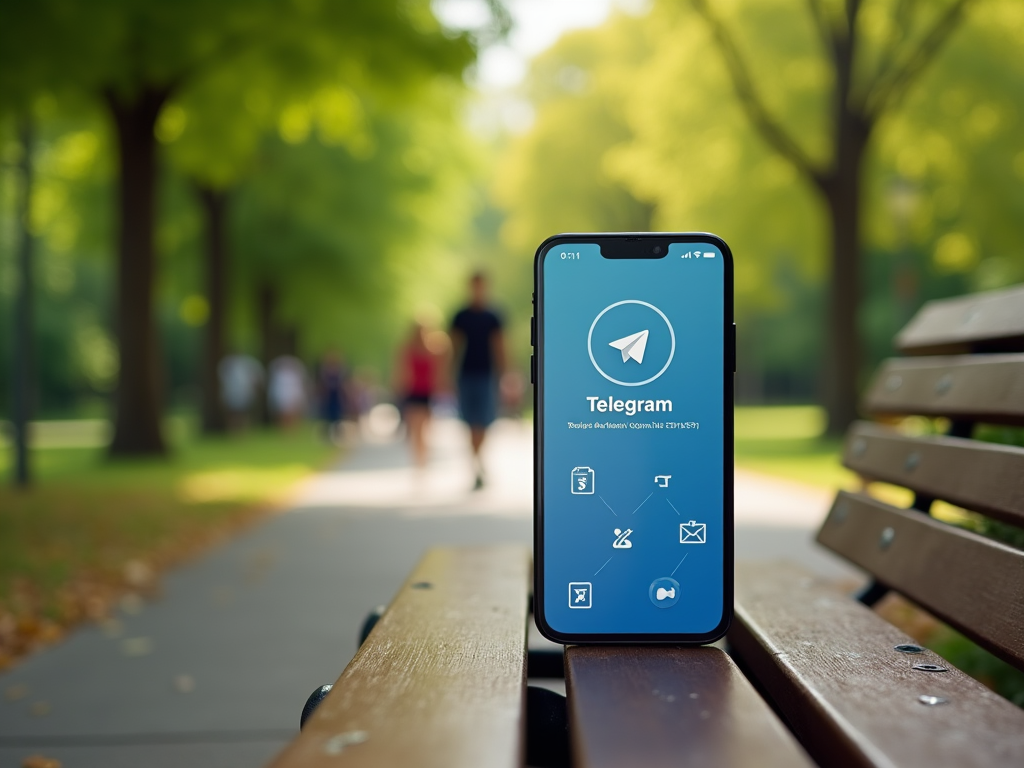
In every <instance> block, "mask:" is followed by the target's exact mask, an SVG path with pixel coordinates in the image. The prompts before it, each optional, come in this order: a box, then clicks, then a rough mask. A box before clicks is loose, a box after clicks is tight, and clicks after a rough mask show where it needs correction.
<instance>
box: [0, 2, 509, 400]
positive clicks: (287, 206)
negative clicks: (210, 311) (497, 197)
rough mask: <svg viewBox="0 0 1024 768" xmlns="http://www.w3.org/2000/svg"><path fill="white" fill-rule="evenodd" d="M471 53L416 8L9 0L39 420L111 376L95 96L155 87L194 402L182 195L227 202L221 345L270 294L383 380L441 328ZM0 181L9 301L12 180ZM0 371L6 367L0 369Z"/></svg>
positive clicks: (6, 35)
mask: <svg viewBox="0 0 1024 768" xmlns="http://www.w3.org/2000/svg"><path fill="white" fill-rule="evenodd" d="M490 6H491V10H492V14H493V16H494V19H495V21H494V24H493V25H491V27H489V28H486V29H485V30H483V32H480V33H478V34H477V35H476V40H480V39H483V37H482V36H483V35H485V34H490V35H492V36H493V35H498V36H500V35H501V34H503V32H504V31H506V30H507V18H506V16H505V15H503V9H502V7H501V5H500V3H498V2H492V3H490ZM477 44H478V43H477V42H475V41H474V38H472V37H471V36H470V35H469V34H466V33H453V32H451V31H450V30H445V29H442V28H441V27H440V25H439V23H438V22H437V20H436V18H435V17H434V16H433V13H432V11H431V8H430V3H429V1H428V0H411V1H408V0H392V1H390V2H380V1H379V0H353V1H352V2H345V3H330V2H328V3H325V2H318V1H317V0H312V1H309V0H255V2H250V1H248V0H247V2H239V1H238V0H224V2H218V3H204V2H198V0H182V2H175V3H154V2H150V1H147V0H97V1H96V2H89V3H85V2H66V1H65V0H41V1H40V2H19V1H18V0H12V1H11V2H8V3H5V6H4V9H3V20H2V23H0V141H2V142H3V153H4V157H5V162H6V161H8V160H10V161H12V164H13V161H15V160H16V158H17V154H18V152H19V148H18V146H17V144H16V142H15V141H14V136H13V118H14V117H16V116H18V115H21V114H25V113H26V112H31V113H32V114H33V115H34V117H35V119H36V121H37V123H38V125H39V126H40V137H39V141H38V144H39V146H38V150H37V152H36V156H35V157H34V160H35V163H36V165H37V171H38V173H37V181H36V190H35V193H34V196H33V209H34V212H35V213H34V224H33V232H34V234H35V235H36V237H37V241H36V249H37V257H36V270H37V272H38V273H39V276H40V277H39V282H38V291H37V293H38V295H37V306H36V310H37V315H38V318H37V328H36V330H37V334H36V335H37V343H38V344H39V345H40V346H39V349H38V350H37V364H38V365H39V367H40V376H39V378H38V381H39V385H40V389H41V392H42V399H41V401H40V402H39V403H38V405H39V406H41V407H42V408H43V410H44V412H47V413H54V414H57V413H66V412H68V410H69V408H70V407H71V406H72V404H73V403H74V402H75V401H76V400H77V399H81V398H82V397H83V396H85V395H89V394H92V395H96V394H98V395H105V394H107V393H109V392H110V390H111V388H112V386H113V384H114V381H115V375H116V372H117V365H118V362H117V351H116V340H115V337H114V336H113V333H112V331H113V328H112V322H111V320H112V317H111V315H112V304H113V302H112V299H113V292H112V288H113V287H114V277H115V275H114V271H113V270H112V269H111V264H110V258H109V256H110V253H111V252H112V251H113V250H114V243H113V236H114V231H113V226H112V224H113V223H114V222H115V221H116V211H114V210H112V206H111V201H112V200H115V199H116V195H115V194H114V193H115V189H114V188H113V183H112V182H113V172H114V171H115V170H116V166H117V162H118V160H117V157H116V152H115V150H114V146H115V144H114V141H113V137H112V135H111V128H110V125H109V123H108V122H107V121H106V120H104V119H102V117H101V116H100V115H99V114H98V113H99V111H100V110H99V108H100V107H102V102H103V100H104V99H105V98H107V97H108V96H109V95H110V94H116V95H117V96H118V98H121V99H128V100H131V99H132V98H133V97H134V96H135V95H137V94H139V93H141V92H142V91H143V90H147V89H148V90H153V89H156V90H160V91H167V92H169V98H168V100H167V102H166V103H165V105H164V107H163V109H162V112H161V114H160V117H159V119H158V121H157V124H156V130H155V134H156V138H157V140H158V141H159V143H160V146H161V152H162V159H165V160H167V161H169V162H167V163H166V164H165V169H166V170H169V171H170V172H169V173H164V174H163V176H162V180H161V187H160V190H159V194H158V205H159V215H158V222H157V231H156V243H157V250H158V255H159V275H158V291H157V299H158V306H157V308H156V314H157V320H158V325H159V328H160V333H161V337H162V339H161V341H162V343H161V347H162V352H163V356H164V359H165V362H166V363H167V366H168V371H167V377H166V378H167V382H166V383H167V386H166V391H167V394H168V400H169V401H170V402H176V401H178V400H180V399H181V398H182V397H185V398H186V399H188V398H191V397H193V396H194V393H195V387H196V381H197V377H198V361H199V355H200V351H201V340H202V329H201V327H200V326H201V325H202V323H203V322H204V321H205V308H206V306H207V305H206V299H205V298H204V293H205V286H204V274H203V269H202V248H203V240H202V238H203V227H204V222H203V217H202V215H201V212H200V211H199V210H198V208H197V205H196V201H195V199H194V191H195V186H196V184H197V183H198V184H202V185H205V186H212V187H214V188H220V189H225V190H229V194H228V198H229V218H230V219H231V221H230V231H231V239H232V242H230V243H229V246H228V250H229V252H230V255H231V259H232V262H233V264H232V271H231V277H232V278H236V277H237V278H238V279H237V281H235V280H234V279H233V280H232V282H231V285H230V287H229V294H230V300H231V303H232V308H231V314H230V316H231V320H232V322H231V339H230V340H229V346H230V347H234V348H239V347H240V348H247V349H248V350H250V351H259V345H258V343H257V342H256V340H255V336H256V335H257V331H256V328H257V326H258V318H257V317H256V316H255V307H254V306H253V304H254V298H255V292H256V290H257V289H258V288H259V287H260V286H261V285H263V284H267V283H272V284H273V285H274V286H275V288H276V289H277V290H278V293H279V294H280V315H281V317H280V318H279V320H281V321H282V322H285V323H287V324H289V325H290V326H292V327H294V328H297V329H298V330H299V331H300V338H301V339H302V345H301V346H302V351H303V352H305V353H306V354H314V353H318V352H320V351H321V350H323V349H324V348H325V347H327V346H331V345H341V346H343V347H345V348H346V349H350V350H351V353H352V355H353V356H355V357H356V358H357V359H358V360H359V361H361V362H371V363H373V364H374V365H377V366H381V365H384V364H385V358H389V357H390V355H388V353H387V352H386V346H387V344H388V343H389V342H390V341H391V340H393V338H394V337H395V335H396V334H397V333H398V332H399V327H400V326H401V325H402V324H403V323H405V322H407V321H408V320H409V319H410V318H411V317H412V316H413V315H414V314H415V313H416V312H417V311H418V310H419V309H421V308H422V305H424V304H430V305H433V306H435V309H434V312H435V314H437V312H438V310H437V309H436V306H437V305H441V306H442V307H443V306H444V305H445V304H446V303H448V302H449V301H450V300H451V299H452V297H453V296H454V292H455V290H456V288H455V287H453V282H452V269H453V268H454V269H456V270H457V269H458V268H459V267H458V263H459V261H460V259H461V255H460V254H459V253H458V251H457V246H456V241H457V240H458V237H459V233H460V232H461V231H462V230H464V228H465V224H466V222H467V221H468V218H469V217H470V216H471V215H472V210H473V208H474V206H475V201H474V200H473V199H472V192H473V190H472V188H471V187H470V186H469V185H468V184H467V179H469V178H470V177H472V176H473V175H474V174H475V173H476V172H477V168H478V164H477V160H476V158H475V157H474V156H473V150H472V149H471V148H470V147H469V144H470V142H468V141H467V137H466V136H464V135H463V134H462V133H461V131H460V129H459V127H458V121H459V110H460V109H461V106H460V105H461V99H462V96H463V93H464V86H463V84H462V82H461V74H462V71H463V69H464V68H465V67H466V66H467V65H468V64H469V63H471V62H472V60H473V58H474V56H475V47H476V45H477ZM15 72H16V73H17V76H12V73H15ZM3 181H4V184H5V185H4V188H3V190H2V196H3V198H2V200H0V203H2V207H0V228H2V229H0V237H2V240H3V245H2V247H0V293H2V294H3V295H5V296H9V295H11V291H12V290H13V282H12V277H13V273H12V272H11V270H12V261H11V259H12V257H13V253H12V249H11V248H10V244H11V243H12V242H13V237H14V229H15V226H14V225H15V222H14V220H13V218H12V212H13V204H14V200H15V193H16V187H17V184H16V179H15V178H14V177H13V175H12V174H9V173H4V174H3ZM58 274H60V275H64V278H62V280H63V282H61V281H60V280H57V279H56V278H54V279H50V276H51V275H58ZM8 343H9V339H8V338H7V337H6V335H5V336H4V338H3V339H2V340H0V351H5V346H6V345H7V344H8ZM8 365H9V355H7V354H5V355H4V357H3V360H2V361H0V372H2V371H3V370H5V369H6V367H7V366H8ZM7 378H8V377H3V379H4V381H6V380H7ZM5 396H6V394H5V393H3V392H0V400H3V399H4V398H5Z"/></svg>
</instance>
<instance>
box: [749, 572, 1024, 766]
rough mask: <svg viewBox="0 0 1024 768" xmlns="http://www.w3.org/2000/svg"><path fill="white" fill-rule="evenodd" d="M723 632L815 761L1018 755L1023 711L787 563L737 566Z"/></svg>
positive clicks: (942, 761) (974, 760)
mask: <svg viewBox="0 0 1024 768" xmlns="http://www.w3.org/2000/svg"><path fill="white" fill-rule="evenodd" d="M729 642H730V646H731V648H732V650H733V654H734V655H736V656H738V657H739V658H740V659H741V660H742V662H743V664H744V666H745V668H748V669H749V670H750V671H751V672H752V673H753V675H754V676H755V677H756V678H757V680H758V682H759V683H760V685H761V686H762V688H763V689H765V690H766V691H767V693H768V694H769V695H770V697H771V699H772V700H773V701H774V702H775V704H776V706H777V707H778V709H779V711H780V713H781V714H782V715H783V717H784V718H786V720H787V722H788V723H789V725H790V727H791V728H792V729H793V731H794V732H795V733H796V735H797V738H798V739H800V741H801V743H802V744H803V745H804V747H805V748H806V749H807V750H808V752H810V754H811V756H812V757H813V758H814V759H815V760H817V761H818V763H819V764H820V765H822V766H829V767H830V768H832V766H836V767H837V768H843V767H845V766H885V767H886V768H893V767H895V766H922V767H926V768H990V767H991V766H1010V765H1024V737H1022V734H1024V711H1022V710H1020V709H1018V708H1017V707H1015V706H1013V705H1012V704H1010V703H1009V702H1008V701H1006V700H1005V699H1003V698H1001V697H1000V696H998V695H996V694H995V693H992V692H991V691H989V690H988V689H987V688H985V687H984V686H983V685H981V684H980V683H978V682H976V681H975V680H973V679H971V678H970V677H968V676H967V675H965V674H963V673H962V672H960V671H959V670H957V669H956V668H954V667H950V665H949V664H948V663H946V662H945V661H944V660H942V659H941V658H940V657H938V656H936V655H935V654H933V653H931V652H930V651H926V652H924V653H920V654H913V655H908V654H903V653H899V652H898V651H895V650H894V646H896V645H899V644H901V643H912V642H913V641H912V640H911V639H910V638H909V637H907V636H906V635H904V634H903V633H902V632H900V631H899V630H897V629H896V628H895V627H893V626H891V625H890V624H888V623H887V622H885V621H884V620H883V619H881V618H880V617H879V616H877V615H876V614H874V613H873V612H872V611H871V610H870V609H868V608H866V607H865V606H863V605H861V604H860V603H858V602H856V601H855V600H852V599H850V598H849V597H847V596H845V595H842V594H840V593H838V592H836V591H835V590H834V589H833V588H832V587H830V586H828V585H827V584H824V583H822V582H821V581H819V580H818V579H816V578H815V577H813V576H811V575H810V574H808V573H807V572H805V571H803V570H802V569H799V568H797V567H795V566H788V565H780V566H774V565H770V564H761V563H758V564H753V563H748V564H741V565H740V566H738V568H737V578H736V620H735V621H734V622H733V625H732V628H731V629H730V631H729ZM922 663H925V664H928V663H931V664H937V665H940V666H942V667H946V668H947V669H948V671H947V672H921V671H916V670H914V669H913V666H914V665H915V664H922ZM923 695H924V696H937V697H941V698H944V699H947V700H948V701H947V703H945V704H940V705H938V706H926V705H925V704H922V703H921V702H920V701H919V699H918V697H919V696H923ZM751 764H756V763H751Z"/></svg>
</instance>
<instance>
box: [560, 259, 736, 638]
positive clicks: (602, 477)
mask: <svg viewBox="0 0 1024 768" xmlns="http://www.w3.org/2000/svg"><path fill="white" fill-rule="evenodd" d="M542 270H543V282H544V284H543V306H544V313H543V317H542V320H541V327H540V332H541V333H542V334H543V347H542V354H543V360H542V366H543V378H542V386H543V388H544V389H543V413H542V418H543V432H542V435H543V437H542V439H543V457H544V458H543V473H542V489H541V493H542V498H543V513H542V514H543V518H542V522H543V534H542V535H543V548H544V551H543V558H544V563H543V567H544V580H543V584H544V587H543V588H544V615H545V618H546V620H547V622H548V624H549V625H550V626H551V628H552V629H554V630H555V631H557V632H563V633H572V634H577V633H580V634H591V633H593V634H704V633H708V632H711V631H712V630H714V629H715V628H716V627H718V625H719V624H720V623H721V621H722V615H723V568H724V546H725V541H724V535H725V525H726V524H727V520H726V518H725V511H724V509H723V506H724V498H723V497H724V493H723V478H724V456H723V450H724V445H723V441H724V435H723V430H724V406H725V404H724V397H725V395H724V381H723V376H724V366H725V362H724V352H725V350H724V338H725V332H724V329H725V325H724V323H725V317H724V312H725V309H724V304H723V302H724V281H725V265H724V261H723V257H722V254H721V251H720V250H719V249H718V248H717V247H716V246H715V245H713V244H712V243H696V242H687V243H674V244H672V245H671V246H670V247H669V250H668V255H667V256H666V257H665V258H660V259H606V258H604V257H603V256H602V255H601V251H600V247H599V246H598V245H596V244H579V245H572V246H570V245H557V246H555V247H553V248H552V249H551V250H549V251H548V253H547V254H546V256H545V257H544V261H543V265H542Z"/></svg>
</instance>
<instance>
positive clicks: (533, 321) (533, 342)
mask: <svg viewBox="0 0 1024 768" xmlns="http://www.w3.org/2000/svg"><path fill="white" fill-rule="evenodd" d="M530 346H531V347H536V346H537V318H535V317H531V318H530Z"/></svg>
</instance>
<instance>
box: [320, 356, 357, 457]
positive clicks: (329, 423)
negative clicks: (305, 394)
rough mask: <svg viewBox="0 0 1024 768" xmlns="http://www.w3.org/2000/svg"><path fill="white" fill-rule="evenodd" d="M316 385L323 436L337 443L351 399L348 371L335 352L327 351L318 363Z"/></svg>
mask: <svg viewBox="0 0 1024 768" xmlns="http://www.w3.org/2000/svg"><path fill="white" fill-rule="evenodd" d="M316 384H317V386H316V389H317V396H318V399H319V401H320V416H321V418H322V419H323V420H324V427H325V436H326V438H327V439H328V440H329V441H331V442H333V443H338V442H340V441H341V437H342V434H341V426H342V421H344V420H345V418H347V417H349V416H350V413H349V412H350V407H349V406H350V401H351V398H350V396H349V395H350V393H349V371H348V368H347V366H346V365H345V361H344V359H343V358H342V356H341V355H340V354H338V352H336V351H335V350H330V351H328V352H327V353H326V354H325V355H324V356H323V359H322V360H321V361H320V365H319V366H318V367H317V372H316Z"/></svg>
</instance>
